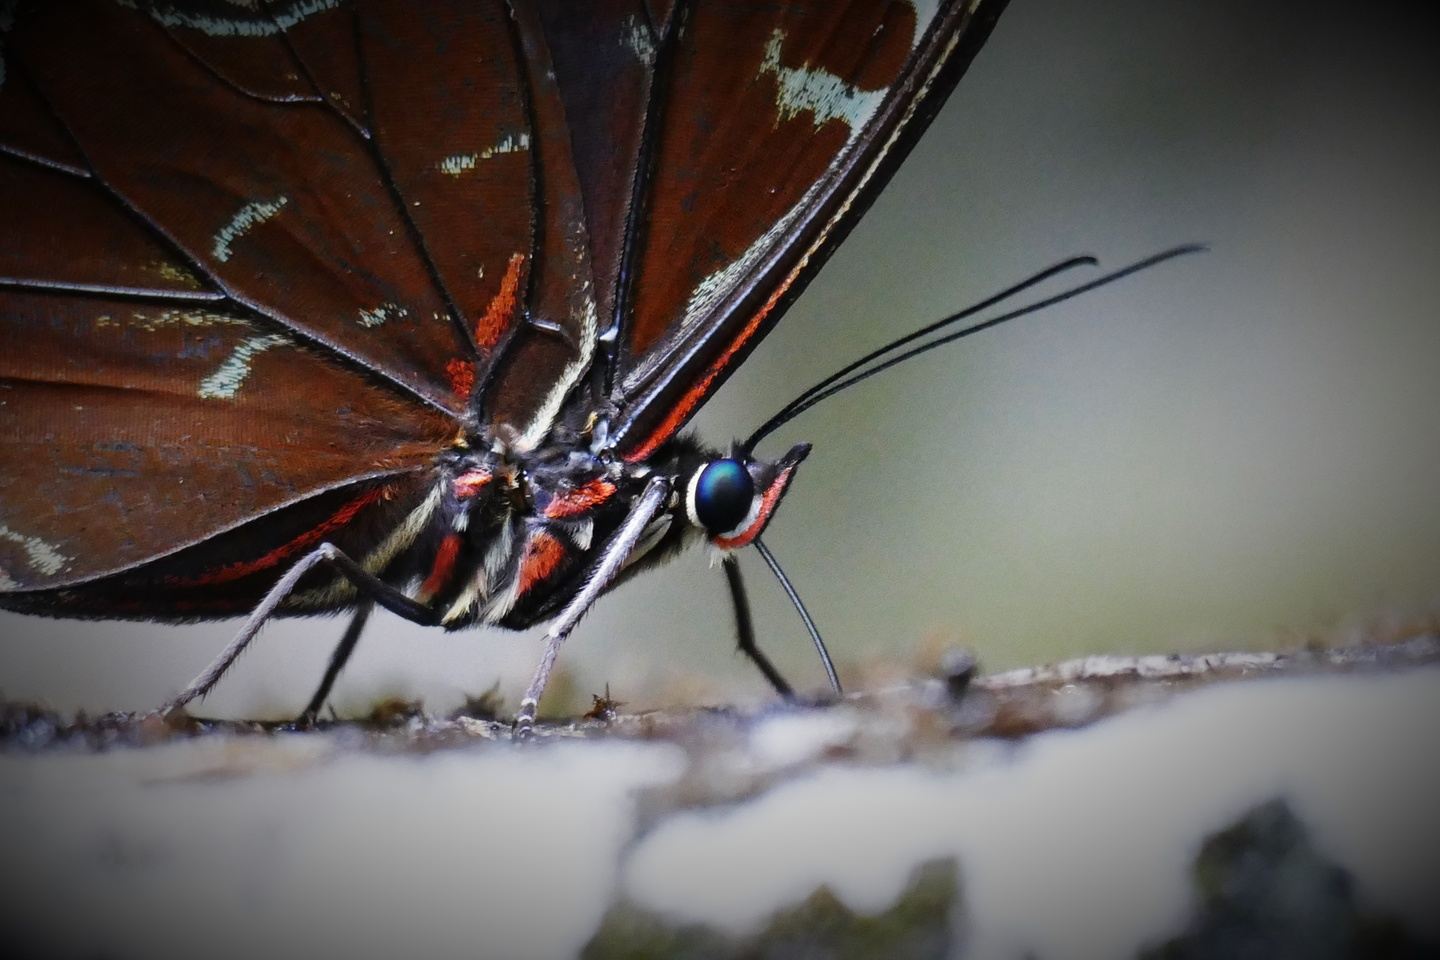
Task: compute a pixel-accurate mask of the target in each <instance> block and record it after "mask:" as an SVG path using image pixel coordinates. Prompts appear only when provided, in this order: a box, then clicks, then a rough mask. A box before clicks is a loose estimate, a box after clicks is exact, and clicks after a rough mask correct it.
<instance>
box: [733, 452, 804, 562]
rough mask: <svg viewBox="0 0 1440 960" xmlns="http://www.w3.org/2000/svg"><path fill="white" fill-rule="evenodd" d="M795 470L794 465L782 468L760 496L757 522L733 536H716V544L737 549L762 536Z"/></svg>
mask: <svg viewBox="0 0 1440 960" xmlns="http://www.w3.org/2000/svg"><path fill="white" fill-rule="evenodd" d="M794 472H795V468H794V467H790V468H789V469H788V470H782V471H780V473H779V474H778V475H777V476H776V477H775V479H774V480H773V481H771V483H770V486H768V487H766V488H765V494H764V496H762V497H761V498H760V512H759V514H758V515H757V516H756V517H755V522H754V523H752V524H750V526H748V527H746V528H745V529H744V530H741V531H740V532H739V533H737V534H735V536H733V537H716V538H715V540H714V543H715V546H717V547H719V548H720V549H722V550H735V549H738V548H740V547H744V546H749V545H750V543H751V541H753V540H754V539H755V538H756V537H758V536H760V533H761V531H763V530H764V529H765V525H766V524H767V523H769V522H770V514H772V513H774V512H775V507H776V506H777V505H778V504H779V503H780V498H781V497H782V496H784V495H785V488H786V487H788V486H790V474H792V473H794Z"/></svg>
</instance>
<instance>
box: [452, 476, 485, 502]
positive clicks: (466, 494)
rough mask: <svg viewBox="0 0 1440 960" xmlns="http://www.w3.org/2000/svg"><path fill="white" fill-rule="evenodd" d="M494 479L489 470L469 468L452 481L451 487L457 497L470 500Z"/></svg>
mask: <svg viewBox="0 0 1440 960" xmlns="http://www.w3.org/2000/svg"><path fill="white" fill-rule="evenodd" d="M493 479H495V478H494V476H493V475H492V474H491V473H490V471H489V470H467V471H466V472H464V473H462V474H460V476H458V477H456V478H455V479H454V480H452V481H450V488H451V489H452V490H454V491H455V496H456V498H457V499H460V500H469V499H470V498H471V497H473V496H475V495H476V494H477V493H479V492H480V491H481V490H484V489H485V488H486V487H487V486H489V485H490V481H491V480H493Z"/></svg>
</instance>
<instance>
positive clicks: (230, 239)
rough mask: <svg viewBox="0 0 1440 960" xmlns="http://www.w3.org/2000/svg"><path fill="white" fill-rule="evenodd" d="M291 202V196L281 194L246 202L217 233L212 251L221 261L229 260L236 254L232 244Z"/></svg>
mask: <svg viewBox="0 0 1440 960" xmlns="http://www.w3.org/2000/svg"><path fill="white" fill-rule="evenodd" d="M289 202H290V198H289V197H286V196H279V197H276V198H275V199H274V200H252V201H251V202H250V203H247V204H245V206H243V207H241V208H240V210H239V211H238V212H237V213H236V214H235V216H233V217H231V218H230V222H229V223H227V224H225V226H223V227H221V228H220V232H219V233H217V234H215V243H214V245H213V246H211V248H210V252H211V253H213V254H214V255H215V259H216V260H219V261H220V262H221V263H225V262H227V261H228V260H229V259H230V258H231V257H232V256H234V251H232V250H231V248H230V245H231V244H233V243H234V242H235V241H236V240H239V239H240V238H241V237H243V236H244V235H245V234H246V233H247V232H248V231H249V230H250V229H251V228H253V227H256V226H259V225H260V224H262V223H264V222H265V221H266V220H269V219H270V218H271V217H273V216H275V214H277V213H279V212H280V210H281V208H283V207H284V206H285V204H287V203H289Z"/></svg>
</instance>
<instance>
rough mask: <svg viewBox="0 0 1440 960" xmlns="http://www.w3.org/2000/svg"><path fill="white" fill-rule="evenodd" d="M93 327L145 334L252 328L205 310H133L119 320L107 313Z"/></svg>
mask: <svg viewBox="0 0 1440 960" xmlns="http://www.w3.org/2000/svg"><path fill="white" fill-rule="evenodd" d="M95 326H96V327H98V328H104V327H130V328H133V329H139V330H144V331H145V332H146V333H155V332H157V331H159V330H164V329H166V328H168V327H197V328H204V327H252V328H253V327H254V324H252V323H251V322H250V321H249V320H245V319H243V318H241V317H236V316H231V315H230V314H225V313H209V312H207V311H205V310H160V311H158V312H156V313H150V312H149V311H145V310H135V311H132V312H131V313H130V315H129V316H126V317H121V318H119V319H117V318H115V317H113V316H111V315H110V314H108V313H102V314H101V315H100V316H98V317H96V318H95Z"/></svg>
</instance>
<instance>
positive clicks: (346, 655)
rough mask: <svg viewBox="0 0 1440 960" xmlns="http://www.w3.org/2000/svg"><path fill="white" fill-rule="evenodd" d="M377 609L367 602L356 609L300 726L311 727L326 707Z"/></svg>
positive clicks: (299, 720)
mask: <svg viewBox="0 0 1440 960" xmlns="http://www.w3.org/2000/svg"><path fill="white" fill-rule="evenodd" d="M374 609H375V603H374V602H373V601H370V600H367V601H365V602H364V603H362V604H360V606H358V607H356V608H355V615H354V616H353V617H351V618H350V625H349V626H348V627H346V628H345V634H344V636H342V637H341V638H340V642H339V643H337V644H336V645H335V649H334V650H333V651H332V652H331V654H330V663H329V664H328V665H327V666H326V667H325V676H323V677H321V678H320V686H318V687H316V688H315V695H314V696H312V697H311V698H310V702H309V703H308V704H307V705H306V707H305V709H304V710H303V711H301V713H300V716H298V717H296V718H295V722H296V723H297V724H299V725H300V726H310V725H311V724H313V723H314V722H315V718H316V717H317V716H319V715H320V708H321V707H323V706H324V705H325V700H326V698H327V697H329V696H330V689H331V688H332V687H334V686H335V678H336V677H338V676H339V675H340V671H341V670H344V669H345V664H346V663H348V662H349V661H350V654H352V653H354V652H355V645H356V644H358V643H359V642H360V634H361V633H362V632H364V630H365V624H366V622H367V621H368V620H369V619H370V612H371V611H372V610H374Z"/></svg>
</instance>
